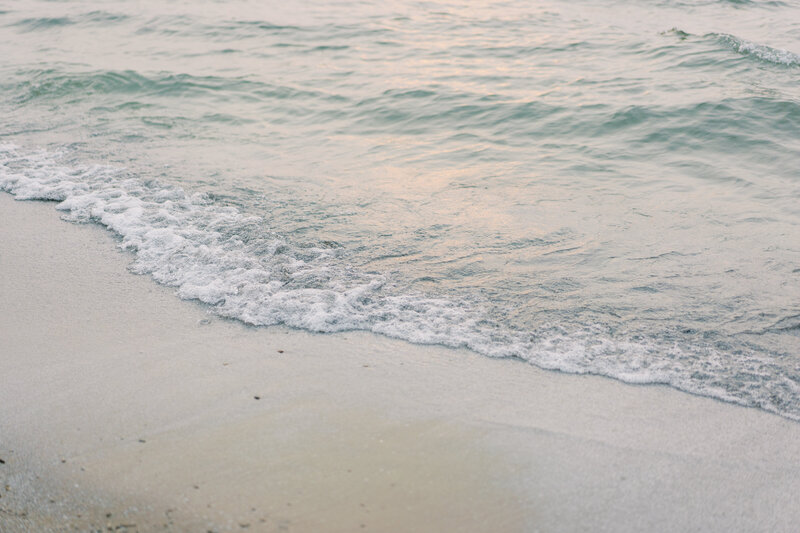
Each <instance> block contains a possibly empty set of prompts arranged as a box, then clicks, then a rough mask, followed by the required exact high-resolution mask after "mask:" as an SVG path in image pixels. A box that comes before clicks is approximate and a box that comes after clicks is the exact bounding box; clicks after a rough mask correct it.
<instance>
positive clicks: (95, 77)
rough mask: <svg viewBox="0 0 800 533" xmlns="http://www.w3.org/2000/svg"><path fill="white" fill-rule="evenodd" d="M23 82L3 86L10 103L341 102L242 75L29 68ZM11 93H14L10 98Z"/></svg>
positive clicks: (309, 91) (333, 96)
mask: <svg viewBox="0 0 800 533" xmlns="http://www.w3.org/2000/svg"><path fill="white" fill-rule="evenodd" d="M17 75H18V76H20V77H23V78H24V81H22V82H19V83H13V84H12V83H9V82H5V83H3V84H2V85H0V87H3V88H4V89H5V90H6V91H7V93H8V94H9V95H11V100H12V101H14V102H15V103H17V104H27V103H28V102H31V101H35V100H52V99H59V98H69V99H70V102H74V101H75V99H76V98H79V99H80V98H86V97H89V96H90V95H118V94H136V95H139V96H143V95H146V96H160V97H181V98H185V97H197V96H211V97H213V96H214V95H219V97H220V98H224V99H226V100H227V99H230V98H240V99H242V100H244V101H258V100H266V99H280V100H285V99H293V98H300V99H307V98H319V99H333V100H337V98H338V99H341V98H340V97H337V96H336V95H329V94H327V93H324V92H322V91H314V90H304V89H298V88H294V87H289V86H284V85H274V84H270V83H264V82H258V81H253V80H249V79H246V78H244V77H224V76H193V75H191V74H182V73H172V72H159V73H153V74H149V75H146V74H143V73H139V72H136V71H133V70H96V71H87V72H68V71H64V70H61V69H57V68H49V69H35V70H28V71H21V72H18V73H17ZM15 93H16V94H15Z"/></svg>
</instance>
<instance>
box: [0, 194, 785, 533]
mask: <svg viewBox="0 0 800 533" xmlns="http://www.w3.org/2000/svg"><path fill="white" fill-rule="evenodd" d="M53 207H54V205H53V204H52V203H36V202H15V201H14V200H13V199H12V197H10V196H9V195H6V194H0V459H1V460H3V461H4V463H2V464H0V531H2V532H22V531H32V532H34V531H35V532H39V531H73V530H78V531H92V530H98V529H99V530H106V531H107V530H108V529H109V528H110V529H111V530H116V531H245V530H247V531H643V530H649V531H765V532H767V531H769V532H779V531H786V532H790V531H797V527H798V524H800V503H798V494H800V424H798V423H795V422H791V421H789V420H785V419H782V418H780V417H778V416H775V415H771V414H767V413H764V412H761V411H758V410H755V409H747V408H742V407H738V406H734V405H728V404H724V403H721V402H718V401H715V400H711V399H707V398H700V397H695V396H691V395H688V394H684V393H681V392H677V391H674V390H671V389H668V388H666V387H658V386H631V385H625V384H622V383H618V382H615V381H612V380H608V379H605V378H600V377H593V376H569V375H563V374H558V373H551V372H545V371H541V370H539V369H536V368H534V367H532V366H530V365H527V364H524V363H522V362H519V361H512V360H492V359H489V358H485V357H481V356H478V355H475V354H473V353H470V352H466V351H459V350H449V349H445V348H440V347H424V346H414V345H410V344H408V343H405V342H401V341H396V340H392V339H387V338H382V337H379V336H375V335H371V334H367V333H360V332H354V333H349V334H340V335H313V334H308V333H305V332H301V331H293V330H288V329H285V328H260V329H255V328H249V327H246V326H243V325H241V324H239V323H235V322H232V321H227V320H221V319H218V318H215V317H214V316H213V315H210V314H208V312H207V309H206V308H205V307H203V306H202V305H199V304H194V303H190V302H184V301H180V300H179V299H178V298H177V297H175V296H174V295H173V294H172V290H171V289H169V288H165V287H161V286H158V285H156V284H155V283H153V282H152V281H151V280H150V279H148V278H146V277H142V276H136V275H133V274H131V273H129V272H128V271H127V269H126V266H127V264H128V262H129V261H130V257H129V256H127V255H126V254H124V253H121V252H119V251H117V250H116V249H115V246H114V241H113V237H112V236H111V234H110V233H108V232H106V231H104V230H102V229H101V228H99V227H96V226H77V225H73V224H68V223H65V222H62V221H60V220H59V219H58V217H59V215H58V212H57V211H55V210H54V209H53Z"/></svg>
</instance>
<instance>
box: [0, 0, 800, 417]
mask: <svg viewBox="0 0 800 533" xmlns="http://www.w3.org/2000/svg"><path fill="white" fill-rule="evenodd" d="M0 12H2V14H0V49H2V51H3V54H2V56H1V57H0V90H2V95H3V98H2V101H1V102H0V112H2V116H3V119H2V122H0V142H2V143H6V144H5V145H4V147H3V148H2V149H0V165H2V166H0V187H2V188H5V189H7V190H10V191H12V192H15V193H16V194H18V195H19V196H22V197H30V198H39V197H47V198H53V199H59V200H66V202H65V203H64V204H62V206H61V208H63V209H65V210H68V211H69V217H70V218H74V219H80V220H88V219H92V220H95V221H98V222H101V223H103V224H106V225H108V226H109V227H111V228H112V229H113V230H115V231H117V232H118V233H119V234H120V235H121V236H122V237H123V238H124V241H123V242H124V243H125V244H126V246H128V247H129V248H130V249H132V250H134V251H136V252H137V254H138V255H137V269H138V270H139V271H141V272H146V273H150V274H152V275H153V276H154V277H155V278H156V279H157V280H159V281H161V282H164V283H168V284H171V285H174V286H176V287H178V293H179V294H180V295H181V296H182V297H186V298H199V299H201V300H203V301H205V302H207V303H209V304H210V305H213V306H215V307H216V308H217V311H218V312H220V313H222V314H224V315H227V316H232V317H235V318H239V319H242V320H245V321H247V322H250V323H254V324H274V323H285V324H289V325H292V326H296V327H303V328H307V329H311V330H314V331H336V330H342V329H369V330H373V331H376V332H379V333H384V334H389V335H393V336H399V337H402V338H406V339H409V340H412V341H416V342H436V343H443V344H448V345H454V346H468V347H470V348H472V349H475V350H477V351H479V352H481V353H485V354H487V355H495V356H516V357H520V358H523V359H526V360H530V361H531V362H532V363H534V364H537V365H540V366H544V367H547V368H556V369H561V370H565V371H571V372H594V373H601V374H607V375H611V376H614V377H617V378H620V379H623V380H626V381H636V382H664V383H669V384H672V385H673V386H676V387H678V388H681V389H684V390H688V391H692V392H696V393H700V394H707V395H711V396H715V397H719V398H724V399H727V400H731V401H736V402H739V403H743V404H747V405H755V406H760V407H762V408H764V409H767V410H771V411H775V412H778V413H781V414H783V415H784V416H788V417H790V418H794V419H798V418H800V172H798V169H799V168H800V55H798V53H800V4H799V3H798V2H762V1H750V2H747V1H738V2H736V1H704V2H700V1H687V2H655V1H642V2H638V3H632V2H622V1H618V2H613V1H606V2H600V1H596V2H591V1H580V2H561V3H559V2H522V1H519V2H516V1H512V2H502V3H488V2H486V3H482V2H456V1H453V2H444V1H443V2H387V3H379V4H376V5H373V4H371V3H359V2H349V1H347V2H334V3H331V2H306V3H301V4H298V3H292V2H284V3H271V2H245V1H237V2H139V3H129V2H103V3H94V2H78V1H63V2H44V1H36V2H34V1H32V2H25V3H19V2H0ZM97 164H99V165H101V166H100V167H96V166H93V165H97ZM175 187H181V188H182V189H183V190H185V191H186V193H187V195H188V196H187V195H184V194H183V193H182V192H181V191H180V190H177V189H175Z"/></svg>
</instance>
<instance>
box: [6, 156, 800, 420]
mask: <svg viewBox="0 0 800 533" xmlns="http://www.w3.org/2000/svg"><path fill="white" fill-rule="evenodd" d="M0 190H5V191H8V192H10V193H12V194H14V195H15V196H16V197H17V199H20V200H24V199H28V200H51V201H57V202H59V204H58V206H57V209H59V210H61V211H63V212H64V218H65V219H67V220H70V221H74V222H94V223H98V224H101V225H103V226H105V227H106V228H108V229H109V230H111V231H113V232H114V233H116V234H117V235H118V236H119V237H120V239H121V241H120V247H121V248H122V249H124V250H127V251H129V252H131V253H132V254H133V263H132V267H131V268H132V270H133V271H134V272H136V273H139V274H147V275H149V276H151V277H152V278H153V279H154V280H155V281H157V282H159V283H162V284H164V285H168V286H171V287H175V289H176V292H177V295H178V296H179V297H181V298H184V299H195V300H199V301H201V302H204V303H206V304H208V305H209V306H210V309H211V310H212V311H213V312H215V313H217V314H218V315H220V316H224V317H229V318H234V319H238V320H241V321H242V322H245V323H247V324H252V325H256V326H266V325H277V324H283V325H286V326H290V327H295V328H302V329H305V330H309V331H313V332H324V333H329V332H339V331H346V330H367V331H372V332H375V333H378V334H383V335H387V336H390V337H396V338H400V339H405V340H408V341H411V342H415V343H423V344H441V345H445V346H450V347H456V348H468V349H471V350H474V351H476V352H478V353H481V354H484V355H487V356H492V357H515V358H520V359H523V360H526V361H528V362H531V363H533V364H535V365H537V366H539V367H542V368H546V369H552V370H560V371H565V372H571V373H593V374H600V375H606V376H610V377H614V378H617V379H619V380H622V381H627V382H631V383H663V384H668V385H671V386H673V387H676V388H678V389H681V390H684V391H688V392H692V393H696V394H701V395H706V396H712V397H716V398H719V399H722V400H726V401H730V402H734V403H739V404H742V405H750V406H758V407H761V408H763V409H765V410H768V411H772V412H775V413H778V414H781V415H783V416H785V417H787V418H791V419H795V420H800V387H798V386H797V384H796V383H794V381H793V378H792V377H791V375H787V373H786V371H785V370H784V369H783V368H782V367H781V366H780V365H779V364H778V363H776V362H775V361H772V360H770V357H768V356H766V357H765V356H763V354H759V353H757V352H755V351H748V350H745V349H742V348H741V347H740V346H739V347H737V349H736V350H735V351H734V352H731V351H730V350H725V349H724V347H723V348H722V349H718V348H717V347H715V346H714V344H713V343H709V342H703V341H702V337H700V336H697V337H694V338H688V339H687V338H686V337H680V338H678V337H676V336H675V335H674V334H669V333H667V334H665V335H662V337H661V338H659V337H646V336H643V335H633V336H628V337H625V336H624V335H619V334H618V333H615V332H614V331H613V328H610V327H604V326H602V325H598V324H585V325H583V326H580V327H577V326H576V327H572V326H570V327H569V328H567V327H565V326H563V325H560V324H548V325H545V326H542V327H541V328H539V329H536V330H532V331H520V330H516V329H513V328H510V327H507V326H505V325H504V324H502V323H499V322H497V321H495V320H494V319H493V318H492V316H490V314H489V313H488V312H487V311H486V309H485V308H484V307H483V306H482V305H481V302H479V301H471V300H469V299H465V298H458V299H456V298H451V299H449V298H447V297H445V296H442V297H438V296H432V295H430V294H423V293H420V292H415V291H411V290H408V289H407V288H406V287H405V286H404V285H403V284H402V283H400V282H398V281H397V280H396V279H394V278H393V277H392V276H391V275H389V274H386V273H379V272H371V271H370V272H368V271H362V270H359V269H358V268H355V267H353V266H352V264H351V263H350V262H349V260H348V250H347V249H346V248H345V247H342V246H332V245H331V244H330V243H325V242H320V243H297V242H292V241H291V240H289V239H288V238H286V237H285V236H282V235H281V234H280V232H279V231H275V229H274V228H271V227H270V224H269V219H268V218H264V217H258V216H252V215H248V214H246V213H243V212H242V211H240V210H238V209H236V208H233V207H229V206H225V205H220V204H218V203H216V202H215V201H213V200H212V198H211V197H209V196H207V195H202V194H191V193H187V192H185V191H184V190H182V189H180V188H177V187H172V186H166V185H163V184H160V183H158V182H157V181H154V180H149V179H146V178H143V177H141V176H137V175H135V174H132V173H130V172H128V171H127V170H125V169H124V168H119V167H112V166H105V165H85V164H81V163H79V162H76V161H73V160H70V159H69V158H68V154H66V153H63V154H60V153H51V152H46V151H36V152H25V151H22V150H20V149H18V148H17V147H15V146H13V145H9V144H0ZM267 215H268V213H267ZM687 341H688V342H687ZM721 344H723V345H725V342H723V343H721Z"/></svg>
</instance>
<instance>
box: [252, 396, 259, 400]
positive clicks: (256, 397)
mask: <svg viewBox="0 0 800 533" xmlns="http://www.w3.org/2000/svg"><path fill="white" fill-rule="evenodd" d="M253 399H254V400H260V399H261V396H253Z"/></svg>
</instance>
